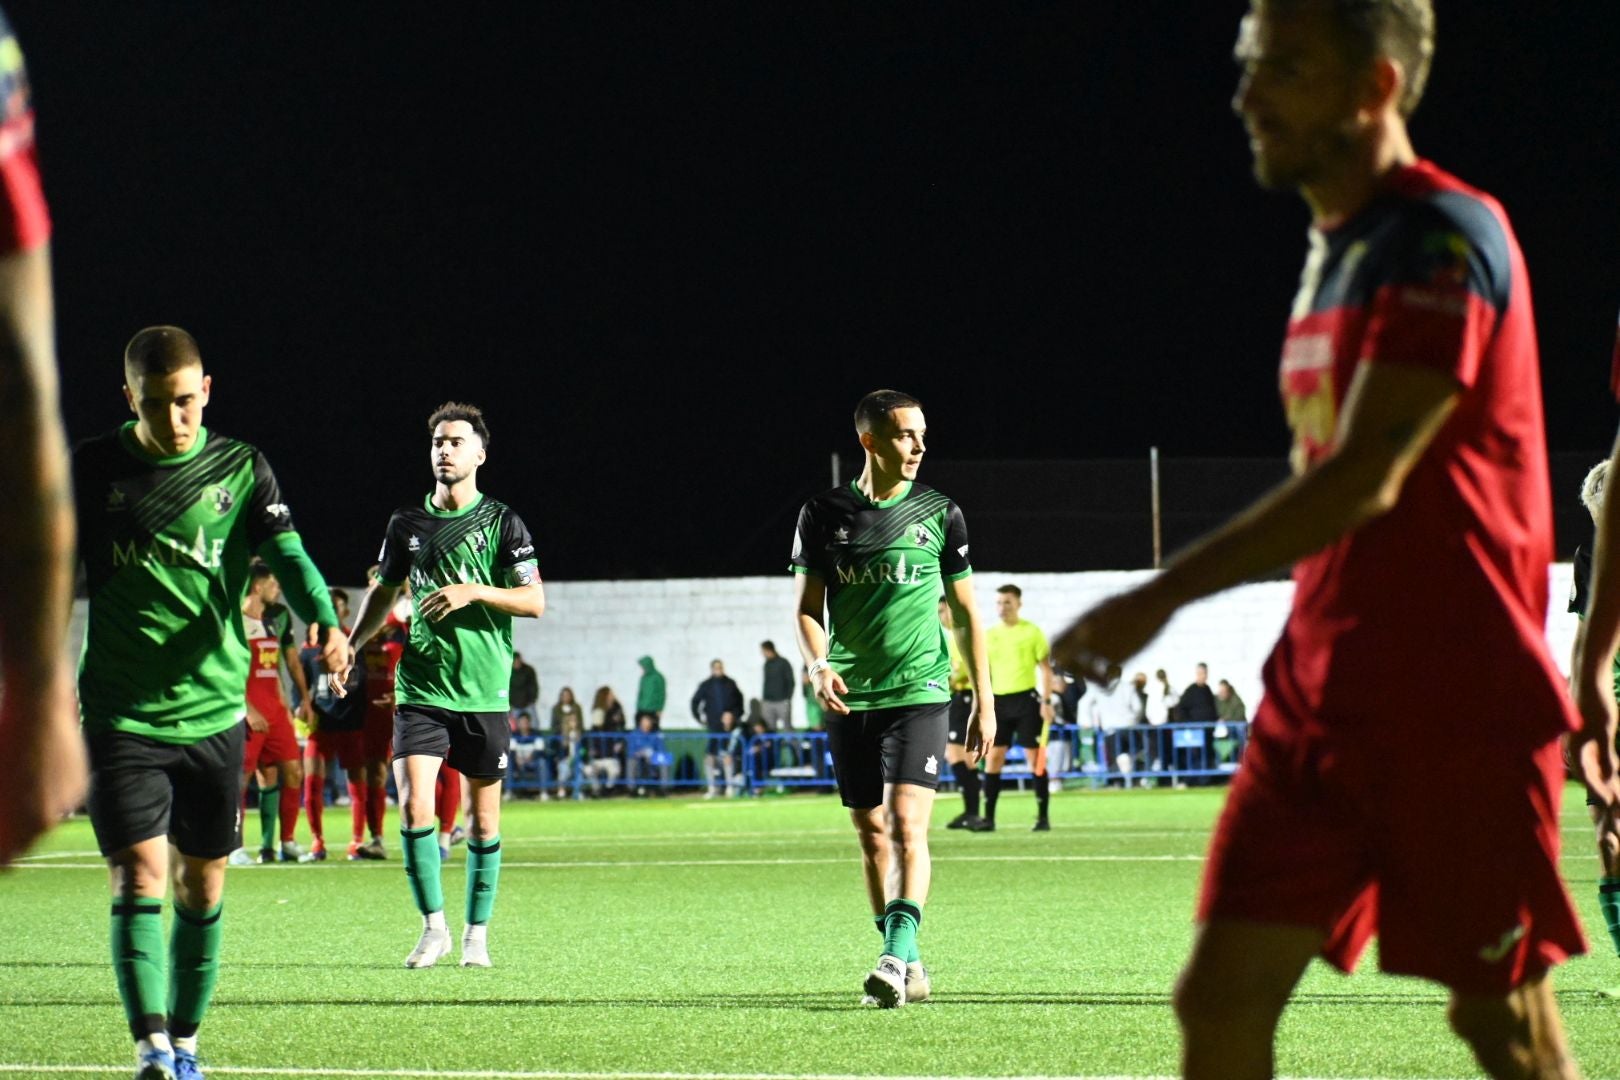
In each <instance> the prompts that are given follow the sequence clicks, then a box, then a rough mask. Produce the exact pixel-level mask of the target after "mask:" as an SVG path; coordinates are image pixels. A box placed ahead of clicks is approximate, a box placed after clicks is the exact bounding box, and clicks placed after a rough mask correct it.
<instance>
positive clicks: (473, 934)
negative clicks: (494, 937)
mask: <svg viewBox="0 0 1620 1080" xmlns="http://www.w3.org/2000/svg"><path fill="white" fill-rule="evenodd" d="M488 935H489V925H488V924H487V923H479V924H478V925H476V926H475V925H473V924H472V923H468V924H467V929H465V930H463V931H462V932H461V941H462V944H464V945H465V944H468V943H469V942H470V943H472V944H474V945H482V944H484V943H485V941H487V940H488Z"/></svg>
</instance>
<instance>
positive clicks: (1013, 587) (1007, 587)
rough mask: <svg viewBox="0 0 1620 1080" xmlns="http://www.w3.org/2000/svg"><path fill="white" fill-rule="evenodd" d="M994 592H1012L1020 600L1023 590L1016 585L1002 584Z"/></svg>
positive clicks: (1022, 596)
mask: <svg viewBox="0 0 1620 1080" xmlns="http://www.w3.org/2000/svg"><path fill="white" fill-rule="evenodd" d="M996 592H998V593H1004V592H1005V593H1012V594H1013V595H1014V596H1016V597H1018V599H1020V600H1022V599H1023V598H1024V590H1023V589H1020V588H1019V587H1018V586H1016V585H1003V586H1001V587H1000V588H999V589H997V590H996Z"/></svg>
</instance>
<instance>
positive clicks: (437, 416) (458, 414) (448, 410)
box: [428, 401, 489, 450]
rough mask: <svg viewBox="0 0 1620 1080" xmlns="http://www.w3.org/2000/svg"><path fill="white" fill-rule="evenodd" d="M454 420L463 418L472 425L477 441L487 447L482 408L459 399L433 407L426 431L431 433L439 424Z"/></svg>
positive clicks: (487, 438) (486, 429)
mask: <svg viewBox="0 0 1620 1080" xmlns="http://www.w3.org/2000/svg"><path fill="white" fill-rule="evenodd" d="M456 420H465V421H466V422H467V423H468V424H470V425H472V429H473V434H474V435H477V436H478V441H479V442H481V443H483V444H484V449H485V450H488V449H489V425H488V424H486V423H484V410H482V409H480V408H479V407H478V406H476V405H468V404H466V403H465V402H461V401H447V402H445V403H444V404H443V405H440V406H439V407H438V408H437V409H434V410H433V415H432V416H430V417H428V432H429V433H430V434H431V433H432V431H433V429H434V428H436V427H438V426H439V425H440V424H448V423H451V422H453V421H456Z"/></svg>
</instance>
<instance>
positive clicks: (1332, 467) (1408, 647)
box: [1053, 0, 1613, 1080]
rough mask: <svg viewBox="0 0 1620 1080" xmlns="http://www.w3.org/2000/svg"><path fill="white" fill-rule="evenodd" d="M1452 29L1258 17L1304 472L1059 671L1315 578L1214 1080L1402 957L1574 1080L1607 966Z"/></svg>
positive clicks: (1256, 41)
mask: <svg viewBox="0 0 1620 1080" xmlns="http://www.w3.org/2000/svg"><path fill="white" fill-rule="evenodd" d="M1433 28H1434V21H1433V12H1432V10H1431V7H1430V4H1429V2H1428V0H1252V3H1251V7H1250V11H1249V14H1248V15H1247V17H1246V18H1244V20H1243V23H1242V29H1241V31H1240V33H1239V36H1238V42H1237V48H1236V58H1237V61H1238V63H1239V65H1240V66H1241V67H1242V77H1241V79H1240V81H1239V84H1238V89H1237V94H1236V97H1235V99H1234V101H1233V108H1234V110H1235V111H1236V112H1237V113H1238V114H1239V115H1240V116H1241V117H1242V119H1243V122H1244V126H1245V127H1246V128H1247V130H1248V134H1249V145H1250V148H1251V150H1252V151H1253V154H1254V162H1255V174H1256V176H1257V177H1258V179H1259V180H1260V182H1261V183H1262V185H1263V186H1265V187H1268V188H1274V189H1282V188H1288V189H1295V190H1298V191H1299V193H1300V194H1301V195H1302V196H1303V197H1304V198H1305V201H1306V202H1307V204H1308V205H1309V207H1310V210H1311V213H1312V217H1313V219H1314V220H1313V229H1312V232H1311V249H1310V255H1309V257H1308V259H1307V261H1306V266H1305V272H1304V274H1303V277H1302V281H1301V286H1300V290H1299V293H1298V295H1297V297H1296V298H1295V301H1294V307H1293V312H1292V316H1291V318H1290V320H1289V324H1288V333H1287V338H1286V342H1285V344H1284V346H1283V355H1282V365H1281V389H1282V395H1283V401H1284V405H1285V407H1286V412H1287V416H1288V420H1289V423H1290V426H1291V427H1292V428H1293V432H1294V454H1293V464H1294V468H1295V476H1294V478H1293V479H1291V480H1289V481H1287V482H1286V483H1284V484H1283V485H1281V486H1280V487H1278V488H1277V489H1276V490H1275V491H1273V492H1272V493H1271V494H1269V495H1267V496H1266V497H1264V498H1262V499H1261V500H1260V501H1258V502H1257V503H1255V504H1254V505H1253V506H1252V507H1250V508H1249V509H1248V510H1247V511H1245V512H1243V513H1242V514H1240V515H1238V516H1237V517H1236V518H1235V519H1233V520H1232V521H1231V522H1229V523H1228V524H1227V525H1225V526H1223V527H1222V528H1220V529H1218V530H1216V531H1215V532H1214V533H1211V534H1210V535H1209V536H1206V537H1204V538H1203V539H1201V540H1199V541H1197V542H1195V543H1194V544H1193V545H1192V546H1191V547H1189V548H1188V549H1187V550H1185V551H1184V552H1182V553H1181V554H1179V555H1177V556H1176V557H1175V558H1174V559H1173V560H1171V562H1170V563H1169V565H1168V566H1166V568H1165V569H1164V571H1163V573H1161V574H1159V575H1157V576H1155V577H1154V578H1153V579H1152V580H1150V581H1149V582H1147V583H1145V584H1143V585H1142V586H1140V587H1138V588H1136V589H1133V590H1131V591H1129V592H1127V593H1125V594H1123V595H1122V596H1119V597H1116V598H1114V599H1112V600H1110V601H1108V602H1106V603H1104V604H1102V605H1100V606H1099V607H1097V608H1095V609H1094V610H1092V611H1091V612H1089V613H1087V614H1086V615H1085V616H1084V617H1083V618H1082V619H1081V620H1080V621H1079V622H1077V623H1076V624H1075V625H1074V626H1072V627H1071V628H1070V629H1069V630H1068V631H1067V632H1066V633H1065V634H1064V635H1063V636H1062V637H1061V638H1060V639H1059V640H1058V641H1057V642H1056V643H1055V645H1054V649H1053V661H1054V663H1055V664H1056V665H1057V666H1058V667H1062V668H1065V669H1068V670H1073V671H1083V672H1086V673H1087V674H1088V675H1091V676H1093V677H1095V676H1096V675H1097V674H1098V671H1099V668H1100V666H1102V665H1106V664H1109V663H1119V662H1122V661H1125V660H1128V659H1129V658H1131V657H1132V656H1135V655H1137V654H1138V653H1140V652H1141V650H1142V649H1143V647H1144V646H1146V645H1147V644H1148V642H1149V641H1151V640H1152V639H1153V638H1154V636H1155V635H1157V634H1158V632H1159V630H1160V629H1161V628H1162V627H1163V626H1164V624H1165V623H1166V622H1167V621H1168V620H1169V618H1170V616H1171V615H1172V613H1174V612H1175V611H1176V610H1177V609H1179V608H1181V607H1182V606H1184V605H1186V604H1187V603H1189V602H1191V601H1193V600H1196V599H1198V598H1200V597H1203V596H1207V595H1209V594H1211V593H1214V592H1217V591H1219V590H1221V589H1225V588H1227V587H1229V586H1232V585H1235V584H1237V583H1239V582H1241V581H1244V580H1247V579H1249V578H1252V577H1255V576H1257V575H1259V574H1262V573H1265V572H1267V571H1268V570H1270V569H1271V568H1273V567H1276V566H1280V565H1285V564H1288V563H1290V562H1295V563H1296V566H1295V570H1294V580H1295V586H1296V587H1295V593H1294V600H1293V607H1292V610H1291V611H1290V613H1289V617H1288V620H1287V622H1286V624H1285V626H1284V628H1283V632H1282V636H1281V638H1280V639H1279V641H1278V642H1277V645H1276V647H1275V649H1274V650H1273V652H1272V654H1271V657H1270V659H1269V660H1268V661H1267V663H1266V666H1265V669H1264V679H1265V699H1264V702H1263V703H1262V705H1261V706H1260V709H1259V711H1258V713H1257V715H1256V717H1255V721H1254V727H1253V736H1252V739H1251V741H1250V743H1249V745H1248V748H1247V750H1246V751H1245V754H1244V758H1243V768H1242V769H1241V770H1240V771H1239V772H1238V773H1237V775H1236V778H1235V780H1234V783H1233V785H1232V790H1231V793H1230V795H1229V797H1228V800H1227V802H1226V806H1225V809H1224V811H1223V814H1222V817H1221V820H1220V823H1219V824H1218V825H1217V827H1216V831H1215V836H1214V839H1213V842H1212V844H1211V848H1210V853H1209V860H1208V863H1207V864H1206V867H1205V877H1204V886H1203V895H1202V897H1201V900H1200V903H1199V908H1198V921H1199V923H1200V926H1199V930H1198V934H1197V938H1196V940H1195V943H1194V945H1193V950H1192V955H1191V958H1190V959H1189V961H1188V964H1187V967H1186V969H1185V971H1184V972H1183V973H1182V977H1181V980H1180V983H1179V985H1178V987H1177V990H1176V994H1175V1003H1176V1013H1177V1017H1178V1019H1179V1020H1180V1023H1181V1029H1182V1035H1183V1068H1184V1070H1185V1075H1186V1076H1188V1077H1189V1078H1195V1080H1197V1078H1206V1077H1210V1078H1213V1077H1219V1078H1221V1080H1246V1078H1250V1077H1269V1076H1271V1075H1272V1068H1273V1060H1272V1058H1273V1041H1274V1037H1275V1032H1276V1025H1277V1021H1278V1019H1279V1017H1280V1016H1281V1013H1282V1010H1283V1008H1284V1006H1285V1005H1286V1004H1287V1001H1288V998H1289V996H1290V995H1291V993H1292V991H1293V987H1294V985H1295V983H1296V982H1297V981H1298V979H1299V977H1300V975H1301V973H1302V972H1303V971H1304V969H1305V967H1306V965H1307V964H1308V963H1309V962H1310V960H1311V959H1312V957H1314V956H1316V955H1318V954H1321V955H1322V956H1324V957H1325V958H1326V959H1327V960H1328V961H1329V962H1331V963H1333V964H1335V965H1337V966H1339V967H1341V968H1344V969H1347V970H1348V969H1349V968H1351V967H1353V966H1354V964H1355V962H1356V959H1357V958H1358V956H1359V954H1360V953H1361V951H1362V949H1363V948H1364V946H1365V945H1366V944H1367V942H1368V940H1369V939H1370V938H1371V937H1372V935H1373V934H1374V933H1375V932H1376V933H1377V934H1378V936H1379V939H1380V949H1379V960H1380V964H1381V966H1382V967H1383V968H1384V970H1386V971H1390V972H1394V973H1399V974H1406V975H1416V976H1420V977H1423V978H1427V979H1431V980H1433V981H1435V982H1438V983H1440V984H1442V985H1444V986H1445V987H1447V988H1448V989H1449V990H1450V992H1451V1000H1450V1007H1449V1009H1448V1018H1449V1020H1450V1022H1451V1026H1452V1028H1453V1029H1454V1030H1455V1031H1456V1032H1457V1034H1458V1035H1460V1036H1461V1037H1462V1038H1463V1039H1464V1040H1465V1041H1466V1042H1467V1043H1468V1045H1469V1047H1470V1048H1471V1049H1472V1051H1473V1053H1474V1056H1475V1057H1476V1058H1477V1059H1478V1061H1479V1063H1480V1065H1481V1066H1482V1067H1483V1068H1484V1070H1485V1071H1486V1072H1487V1073H1489V1074H1490V1075H1491V1076H1493V1077H1499V1078H1505V1077H1514V1078H1531V1077H1535V1078H1554V1077H1557V1078H1569V1077H1574V1076H1576V1075H1577V1070H1576V1067H1575V1065H1574V1062H1573V1061H1572V1060H1571V1059H1570V1056H1569V1052H1568V1049H1567V1047H1566V1043H1565V1038H1564V1035H1563V1030H1562V1022H1561V1020H1560V1018H1559V1015H1558V1008H1557V1004H1556V1002H1555V1000H1554V997H1553V992H1552V985H1551V981H1550V979H1549V972H1550V970H1551V968H1552V967H1553V966H1554V965H1555V964H1557V963H1559V962H1561V961H1562V960H1564V959H1565V958H1566V957H1568V956H1570V955H1572V954H1575V953H1578V952H1580V951H1582V950H1583V949H1584V948H1585V942H1584V940H1583V939H1582V935H1581V931H1580V928H1579V926H1578V924H1577V922H1576V919H1575V913H1574V910H1573V908H1572V905H1571V903H1570V899H1569V896H1568V894H1567V893H1566V892H1565V890H1564V886H1563V884H1562V883H1561V881H1560V879H1559V876H1558V849H1559V836H1558V807H1559V801H1560V798H1561V795H1562V789H1563V780H1564V770H1563V764H1562V761H1561V758H1560V753H1559V740H1560V737H1561V736H1562V735H1564V733H1565V732H1567V731H1569V730H1570V729H1572V728H1574V727H1575V726H1576V719H1575V715H1574V713H1573V710H1572V709H1571V707H1570V703H1569V698H1568V695H1567V693H1566V691H1565V689H1564V686H1563V680H1562V679H1561V677H1560V676H1559V673H1558V669H1557V667H1556V666H1555V665H1554V663H1553V660H1552V657H1551V656H1550V655H1549V654H1548V651H1547V647H1546V642H1545V632H1544V626H1545V617H1546V610H1547V567H1548V564H1549V563H1550V562H1551V561H1552V555H1553V544H1552V503H1551V495H1550V490H1549V480H1548V470H1547V457H1546V454H1547V451H1546V435H1545V430H1544V423H1543V418H1542V407H1541V384H1540V372H1539V361H1538V358H1537V350H1536V341H1535V325H1534V320H1533V315H1532V311H1531V304H1530V291H1529V282H1528V278H1527V274H1526V270H1525V263H1524V260H1523V257H1522V256H1521V254H1520V252H1519V248H1518V244H1517V242H1516V240H1515V239H1514V235H1513V232H1512V229H1511V227H1510V226H1509V224H1508V221H1507V217H1506V215H1505V214H1504V212H1503V211H1502V208H1501V207H1500V206H1499V205H1498V204H1497V203H1496V201H1495V200H1493V199H1491V198H1490V197H1489V196H1487V195H1485V194H1483V193H1481V192H1479V191H1476V190H1474V189H1472V188H1469V187H1467V186H1466V185H1464V184H1463V183H1462V182H1460V181H1459V180H1457V179H1456V178H1454V177H1452V176H1450V175H1448V174H1447V173H1445V172H1443V171H1441V170H1440V169H1439V168H1437V167H1436V166H1435V165H1433V164H1432V163H1430V162H1427V161H1424V160H1421V159H1419V158H1418V157H1417V155H1416V153H1415V152H1414V151H1413V149H1412V144H1411V141H1410V139H1409V138H1408V135H1407V128H1406V117H1407V116H1408V115H1409V114H1410V113H1411V111H1412V109H1413V108H1414V107H1415V106H1416V105H1417V102H1418V98H1419V96H1420V95H1421V93H1422V90H1423V85H1424V82H1425V78H1426V75H1427V71H1428V67H1429V60H1430V57H1431V55H1432V52H1433V44H1434V38H1433ZM1588 629H1591V626H1590V625H1589V627H1588ZM1595 636H1596V635H1594V637H1595ZM1608 647H1609V653H1608V654H1604V655H1603V656H1602V657H1601V663H1602V664H1604V665H1606V664H1607V658H1608V655H1610V654H1612V652H1613V642H1612V641H1611V642H1609V643H1608ZM1403 657H1404V658H1421V662H1401V660H1400V658H1403ZM1482 671H1484V672H1489V677H1488V678H1480V677H1479V673H1480V672H1482ZM1437 681H1438V682H1439V683H1440V684H1442V685H1444V686H1445V688H1446V691H1445V694H1444V695H1442V696H1439V697H1437V696H1436V695H1435V693H1434V687H1435V685H1436V682H1437ZM1605 689H1606V690H1607V689H1608V688H1607V687H1605ZM1611 700H1612V698H1611ZM1505 703H1511V704H1505ZM1611 708H1612V706H1611ZM1610 715H1611V716H1612V713H1611V714H1610Z"/></svg>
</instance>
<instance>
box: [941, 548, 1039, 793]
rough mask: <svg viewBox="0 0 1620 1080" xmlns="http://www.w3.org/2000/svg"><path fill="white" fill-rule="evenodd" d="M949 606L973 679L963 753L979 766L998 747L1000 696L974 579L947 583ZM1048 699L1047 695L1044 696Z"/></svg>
mask: <svg viewBox="0 0 1620 1080" xmlns="http://www.w3.org/2000/svg"><path fill="white" fill-rule="evenodd" d="M945 606H946V607H947V608H949V609H950V612H951V633H953V634H955V635H956V648H957V651H958V652H960V653H961V655H962V662H963V663H964V664H965V665H966V666H967V670H968V678H970V679H972V680H973V705H972V709H971V711H970V712H969V713H968V721H967V730H966V733H965V735H964V737H963V740H962V752H963V754H965V755H966V757H967V763H968V764H969V765H977V764H978V763H979V761H980V760H981V759H982V758H983V757H984V755H986V754H988V753H989V752H990V748H991V747H992V746H994V745H995V744H996V697H995V694H994V693H993V692H992V691H991V688H990V653H989V651H988V650H987V649H986V648H985V644H984V623H983V622H981V621H980V620H979V605H978V602H977V601H976V600H975V599H974V598H973V577H972V575H969V576H967V577H964V578H958V579H957V580H955V581H950V582H946V585H945ZM1043 696H1044V694H1043Z"/></svg>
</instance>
